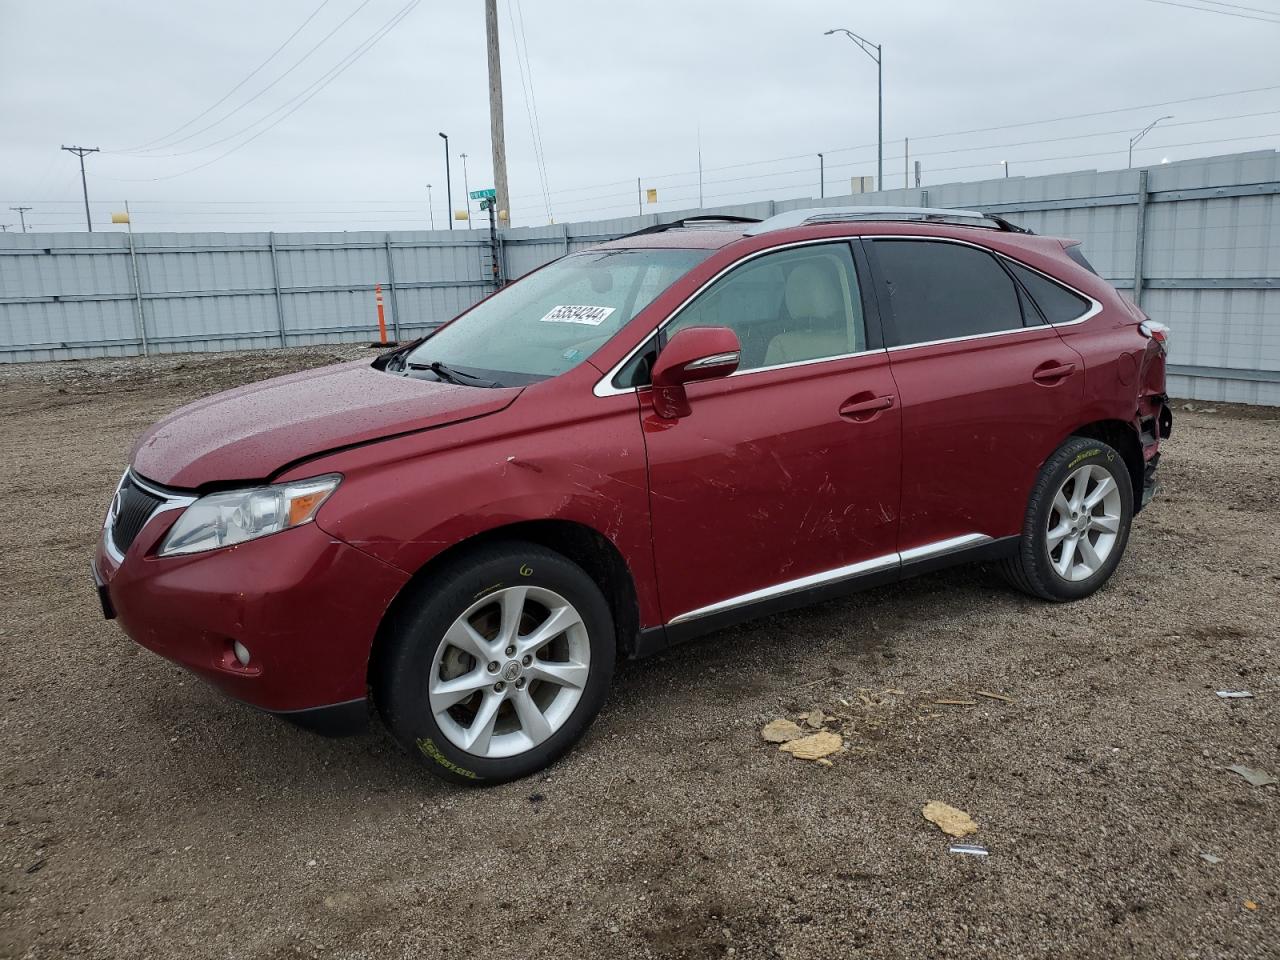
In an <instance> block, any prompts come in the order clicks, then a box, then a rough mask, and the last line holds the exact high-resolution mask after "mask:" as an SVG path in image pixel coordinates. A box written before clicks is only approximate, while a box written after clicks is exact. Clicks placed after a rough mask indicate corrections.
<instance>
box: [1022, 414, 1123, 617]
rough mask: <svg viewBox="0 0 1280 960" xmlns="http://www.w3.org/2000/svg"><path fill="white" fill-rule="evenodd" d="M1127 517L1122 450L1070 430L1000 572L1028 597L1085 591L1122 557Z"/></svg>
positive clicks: (1039, 482)
mask: <svg viewBox="0 0 1280 960" xmlns="http://www.w3.org/2000/svg"><path fill="white" fill-rule="evenodd" d="M1132 522H1133V483H1132V480H1131V479H1130V477H1129V469H1128V467H1127V465H1126V464H1125V461H1124V457H1123V456H1121V454H1120V452H1119V451H1118V450H1116V449H1115V448H1114V447H1111V446H1109V445H1108V444H1106V443H1103V442H1102V441H1101V440H1094V439H1092V438H1089V437H1071V438H1070V439H1069V440H1067V442H1066V443H1064V444H1063V445H1062V446H1061V447H1059V448H1058V449H1057V451H1056V452H1055V453H1054V454H1053V456H1051V457H1050V458H1049V459H1048V460H1047V461H1045V464H1044V466H1043V467H1042V468H1041V470H1040V475H1039V476H1038V477H1037V478H1036V483H1035V486H1034V487H1033V488H1032V491H1031V498H1030V501H1029V502H1028V504H1027V516H1026V520H1025V522H1024V524H1023V529H1022V537H1021V541H1020V542H1019V544H1018V551H1017V553H1015V554H1014V555H1013V556H1012V557H1009V558H1008V559H1006V560H1005V561H1003V564H1002V573H1003V574H1004V576H1005V579H1007V580H1008V581H1009V582H1010V583H1011V584H1012V585H1013V586H1015V587H1017V588H1018V589H1019V590H1021V591H1023V592H1024V593H1028V594H1031V596H1033V597H1040V598H1042V599H1044V600H1054V601H1059V602H1060V601H1065V600H1078V599H1080V598H1082V597H1087V596H1088V595H1089V594H1091V593H1093V592H1094V591H1095V590H1097V589H1098V588H1099V587H1100V586H1102V585H1103V584H1104V583H1106V582H1107V580H1108V579H1109V578H1110V577H1111V574H1112V573H1113V572H1114V571H1115V568H1116V566H1117V565H1118V564H1119V563H1120V558H1121V557H1122V556H1123V555H1124V550H1125V546H1126V545H1127V544H1128V542H1129V527H1130V524H1131V523H1132Z"/></svg>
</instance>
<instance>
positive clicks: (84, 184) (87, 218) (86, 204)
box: [62, 147, 99, 233]
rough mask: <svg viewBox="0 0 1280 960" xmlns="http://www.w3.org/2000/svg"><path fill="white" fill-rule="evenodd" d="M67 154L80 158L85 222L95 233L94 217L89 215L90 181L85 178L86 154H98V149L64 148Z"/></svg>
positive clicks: (91, 231)
mask: <svg viewBox="0 0 1280 960" xmlns="http://www.w3.org/2000/svg"><path fill="white" fill-rule="evenodd" d="M62 149H63V150H65V151H67V153H74V154H75V155H76V156H77V157H79V158H80V186H81V187H83V188H84V221H85V223H86V224H87V225H88V227H89V232H90V233H93V217H92V216H90V214H89V181H87V180H86V179H85V178H84V158H85V154H89V153H98V152H99V151H98V148H97V147H63V148H62Z"/></svg>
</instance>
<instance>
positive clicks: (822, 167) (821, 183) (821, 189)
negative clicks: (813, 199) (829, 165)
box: [818, 154, 827, 199]
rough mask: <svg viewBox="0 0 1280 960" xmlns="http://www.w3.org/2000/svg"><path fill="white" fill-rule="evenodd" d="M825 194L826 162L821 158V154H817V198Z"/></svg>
mask: <svg viewBox="0 0 1280 960" xmlns="http://www.w3.org/2000/svg"><path fill="white" fill-rule="evenodd" d="M826 195H827V170H826V164H825V162H824V161H823V159H822V154H818V198H819V199H821V198H823V197H825V196H826Z"/></svg>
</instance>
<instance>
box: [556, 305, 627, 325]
mask: <svg viewBox="0 0 1280 960" xmlns="http://www.w3.org/2000/svg"><path fill="white" fill-rule="evenodd" d="M615 309H616V308H615V307H584V306H571V305H563V306H559V307H552V308H551V310H550V311H548V313H547V315H546V316H545V317H543V318H542V322H543V323H585V324H586V325H587V326H588V327H598V326H600V324H602V323H604V321H605V319H606V318H607V317H608V316H609V314H611V313H613V311H614V310H615Z"/></svg>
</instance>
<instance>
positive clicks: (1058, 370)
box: [1031, 363, 1076, 383]
mask: <svg viewBox="0 0 1280 960" xmlns="http://www.w3.org/2000/svg"><path fill="white" fill-rule="evenodd" d="M1075 372H1076V365H1075V364H1074V363H1049V364H1046V365H1044V366H1042V367H1036V369H1035V372H1034V373H1032V374H1031V379H1032V380H1034V381H1035V382H1036V383H1057V382H1058V381H1059V380H1063V379H1065V378H1067V377H1069V376H1071V374H1073V373H1075Z"/></svg>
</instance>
